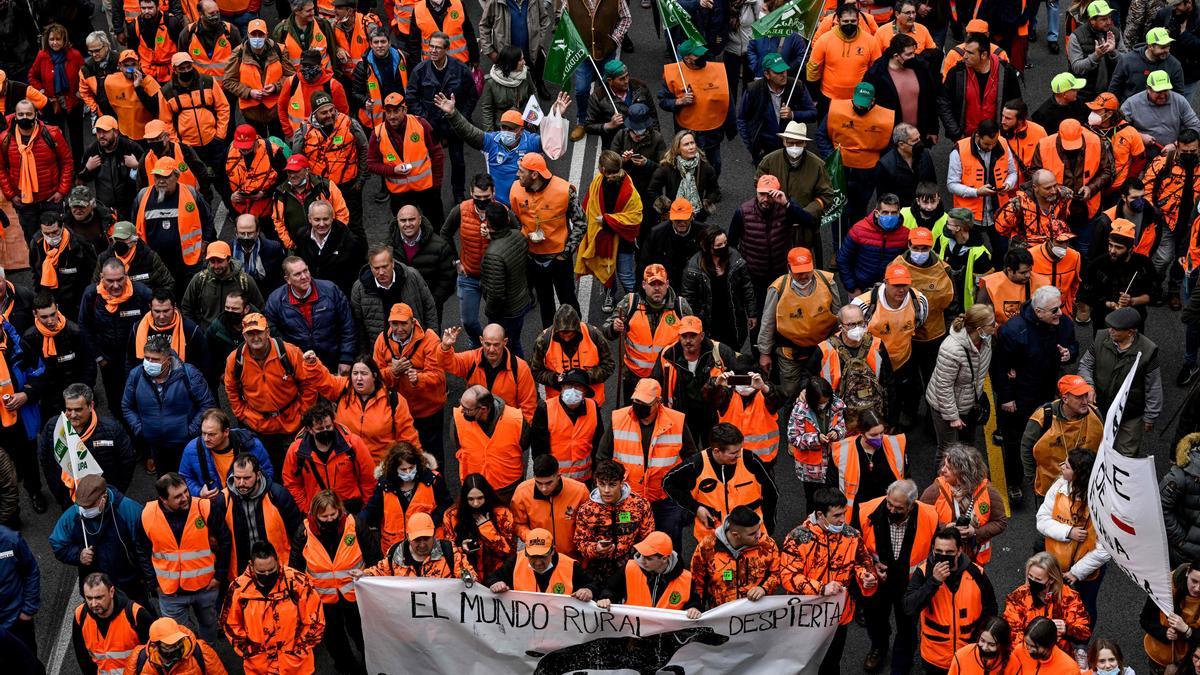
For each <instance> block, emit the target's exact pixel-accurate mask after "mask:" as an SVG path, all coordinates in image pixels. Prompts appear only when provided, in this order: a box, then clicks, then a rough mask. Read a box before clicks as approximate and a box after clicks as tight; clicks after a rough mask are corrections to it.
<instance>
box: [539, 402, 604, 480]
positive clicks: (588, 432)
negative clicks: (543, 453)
mask: <svg viewBox="0 0 1200 675" xmlns="http://www.w3.org/2000/svg"><path fill="white" fill-rule="evenodd" d="M583 407H584V414H583V415H580V416H579V418H578V419H576V420H574V421H572V420H571V418H570V417H569V416H568V415H567V412H566V409H565V408H563V405H562V400H561V399H559V398H558V397H555V398H547V399H546V426H547V430H548V432H549V434H550V452H551V453H552V454H553V455H554V458H555V459H557V460H558V471H559V473H561V474H562V475H563V476H565V477H567V478H574V479H575V480H579V481H586V480H588V479H590V478H591V477H592V452H593V451H594V450H595V448H594V447H592V438H593V437H594V436H595V434H596V425H597V423H598V422H599V421H600V409H599V405H598V404H597V403H596V402H595V401H589V400H587V399H584V401H583Z"/></svg>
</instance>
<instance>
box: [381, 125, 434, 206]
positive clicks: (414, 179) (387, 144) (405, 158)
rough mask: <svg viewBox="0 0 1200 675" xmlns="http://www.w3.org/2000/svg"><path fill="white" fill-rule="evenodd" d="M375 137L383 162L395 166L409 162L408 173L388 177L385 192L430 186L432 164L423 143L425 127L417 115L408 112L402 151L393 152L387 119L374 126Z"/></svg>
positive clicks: (400, 192) (428, 187)
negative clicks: (377, 140) (386, 190)
mask: <svg viewBox="0 0 1200 675" xmlns="http://www.w3.org/2000/svg"><path fill="white" fill-rule="evenodd" d="M375 137H376V138H377V139H379V155H380V156H381V157H383V163H384V164H386V165H387V166H389V167H395V166H398V165H400V164H404V163H406V162H407V163H408V164H410V165H411V168H410V169H409V171H408V173H407V174H404V175H399V174H392V175H389V176H388V177H387V183H386V185H387V189H388V192H391V193H392V194H402V193H405V192H416V191H420V190H428V189H430V188H432V187H433V164H431V163H430V161H429V146H427V145H425V128H424V127H422V126H421V122H420V120H419V119H418V118H417V117H415V116H413V115H408V116H407V120H406V121H405V124H404V145H403V147H404V153H403V155H399V154H397V153H396V146H395V145H394V144H393V143H392V138H391V134H389V133H388V132H387V124H386V123H384V124H380V125H379V126H377V127H375Z"/></svg>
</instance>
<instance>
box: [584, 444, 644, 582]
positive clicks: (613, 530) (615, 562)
mask: <svg viewBox="0 0 1200 675" xmlns="http://www.w3.org/2000/svg"><path fill="white" fill-rule="evenodd" d="M592 478H593V479H594V480H595V481H596V487H595V488H594V489H593V490H592V492H591V495H590V496H589V498H588V500H587V501H585V502H584V503H582V504H580V506H579V509H578V510H577V511H576V512H575V550H576V551H577V552H578V558H579V561H580V563H582V565H583V568H584V569H585V570H587V573H588V574H589V575H590V576H591V577H592V578H594V579H607V578H609V577H610V576H612V575H613V574H615V573H616V572H617V571H618V570H622V569H624V567H625V563H626V562H628V561H629V560H630V558H632V556H633V553H634V548H633V547H634V544H636V543H637V542H639V541H642V540H643V539H645V538H646V537H648V536H649V535H650V533H651V532H653V531H654V523H655V518H654V513H653V511H652V506H651V504H650V502H648V501H646V499H645V498H644V497H642V496H640V495H638V494H636V493H634V491H633V489H632V488H631V487H630V485H629V484H628V483H627V482H626V481H625V479H626V470H625V466H623V465H622V464H621V463H620V462H615V461H613V460H611V459H602V460H599V461H597V462H596V467H595V471H593V473H592Z"/></svg>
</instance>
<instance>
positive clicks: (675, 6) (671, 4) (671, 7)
mask: <svg viewBox="0 0 1200 675" xmlns="http://www.w3.org/2000/svg"><path fill="white" fill-rule="evenodd" d="M658 13H659V14H660V15H662V20H663V26H664V27H667V28H669V27H671V26H678V27H679V28H681V29H683V32H684V34H685V35H687V36H688V39H689V40H692V41H694V42H698V43H700V44H705V40H704V34H703V33H701V32H700V31H699V30H697V28H696V25H695V24H693V23H692V17H691V16H689V15H688V13H687V10H686V9H684V8H683V7H681V6H680V5H679V0H658Z"/></svg>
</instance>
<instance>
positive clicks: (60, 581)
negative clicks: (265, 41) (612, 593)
mask: <svg viewBox="0 0 1200 675" xmlns="http://www.w3.org/2000/svg"><path fill="white" fill-rule="evenodd" d="M632 5H633V6H632V7H631V11H632V13H633V16H634V22H633V26H632V28H631V35H632V36H633V39H634V43H635V45H636V51H635V52H634V53H632V54H626V55H625V56H624V58H623V60H624V61H625V63H626V64H628V66H629V68H630V70H631V73H632V75H633V77H635V78H637V79H641V80H643V81H644V82H646V83H647V84H648V85H649V86H650V88H651V90H652V91H655V92H657V90H658V88H659V87H660V86H661V80H662V64H663V61H664V48H663V46H662V44H661V42H660V41H659V40H658V39H657V38H656V36H655V34H654V28H653V23H652V21H651V16H650V11H649V10H645V9H642V8H641V7H640V6H639V5H638V3H637V0H633V2H632ZM264 10H265V11H267V12H271V13H273V8H269V7H266V8H264ZM468 11H469V13H470V14H471V15H472V16H477V15H478V13H479V9H478V7H477V6H475V5H474V3H470V6H469V8H468ZM1042 18H1043V21H1042V26H1043V28H1042V30H1043V31H1044V25H1045V24H1044V13H1043V17H1042ZM272 25H273V24H272ZM1042 38H1043V39H1041V40H1039V41H1038V42H1037V43H1036V44H1033V45H1030V57H1029V58H1030V61H1031V62H1032V64H1033V67H1032V68H1031V69H1029V70H1027V71H1026V72H1025V86H1024V92H1025V100H1026V102H1027V103H1028V104H1029V107H1030V109H1031V110H1032V109H1035V108H1036V107H1037V106H1038V105H1040V104H1041V103H1042V101H1044V100H1045V99H1046V97H1047V96H1049V83H1050V79H1051V78H1052V77H1053V76H1054V75H1055V74H1057V73H1059V72H1061V71H1063V70H1065V69H1066V57H1065V53H1066V50H1065V49H1064V50H1063V53H1062V54H1060V55H1057V56H1056V55H1051V54H1049V52H1048V51H1047V50H1046V47H1045V40H1044V32H1043V33H1042ZM546 103H547V102H545V101H543V104H546ZM567 114H568V116H573V115H574V109H573V108H572V109H571V110H569V111H568V113H567ZM659 116H660V120H661V121H662V122H663V124H664V128H665V131H666V132H667V134H668V136H669V133H670V131H671V126H670V118H669V116H668V115H667V114H666V113H664V112H662V111H660V112H659ZM598 150H599V140H598V139H597V138H596V137H587V138H586V140H585V141H581V142H579V143H576V144H574V145H573V146H572V148H571V150H570V152H568V153H566V154H565V155H564V156H563V157H562V158H561V159H559V160H558V161H556V162H553V163H552V164H551V169H552V170H553V171H554V172H555V174H556V175H559V176H562V177H564V178H568V179H569V180H570V182H571V183H572V184H574V185H575V186H577V187H578V188H579V189H580V190H581V191H582V190H586V187H587V185H588V184H589V182H590V180H591V177H592V176H593V175H594V172H595V166H596V158H597V154H598ZM949 152H950V144H949V143H948V142H946V141H944V140H943V141H942V142H941V143H940V144H939V146H938V147H937V148H936V149H935V151H934V156H935V164H936V166H937V168H938V176H939V177H940V178H941V179H942V180H943V181H944V180H945V174H946V163H947V157H948V155H949ZM723 160H724V168H723V173H722V177H721V189H722V192H723V194H724V195H725V201H724V202H722V203H721V204H720V205H719V208H718V209H717V212H716V215H715V216H714V219H713V220H712V222H713V223H714V224H717V225H720V226H721V227H723V228H727V227H728V223H729V218H730V216H731V214H732V212H733V209H734V208H735V207H736V206H737V205H738V204H739V203H740V202H742V201H744V200H746V199H748V198H751V197H752V196H753V189H754V184H753V180H754V166H753V165H752V164H751V161H750V157H749V154H748V153H747V152H746V150H745V148H744V147H743V146H742V144H741V143H740V141H739V140H737V139H735V140H733V141H729V142H727V143H726V144H725V147H724V148H723ZM467 161H468V164H469V166H468V173H467V175H468V178H469V177H470V176H471V175H472V174H474V173H475V172H477V171H480V170H482V167H483V162H482V157H481V156H480V155H479V153H476V152H471V151H469V150H468V153H467ZM447 183H448V175H447ZM374 187H375V183H374V181H372V183H371V184H369V186H368V188H367V189H366V190H365V193H366V195H367V199H366V201H365V204H364V212H365V217H366V219H367V223H366V227H367V232H368V233H369V235H370V238H371V239H372V241H384V240H386V238H387V236H386V233H387V232H388V231H389V229H388V228H390V227H393V225H392V220H391V216H390V214H388V213H387V208H386V207H384V206H381V205H379V204H376V203H375V202H374V201H373V200H371V199H370V196H371V195H373V194H374ZM849 197H850V199H863V198H864V196H863V195H850V196H849ZM444 198H445V200H446V203H447V210H448V209H449V206H450V190H449V185H448V184H447V185H446V187H445V190H444ZM824 240H825V241H826V242H829V241H830V238H829V236H828V234H826V236H825V237H824ZM825 259H827V260H828V259H830V258H829V251H826V258H825ZM14 276H16V275H14ZM17 279H22V277H21V276H17ZM27 279H28V277H24V279H23V280H27ZM591 281H592V280H591V279H590V278H585V279H583V280H582V281H581V283H580V292H579V296H580V301H581V303H583V317H584V320H585V321H590V322H592V323H594V324H597V325H598V324H600V323H601V322H602V321H603V320H604V316H603V314H602V313H601V311H600V297H599V295H600V294H599V289H598V288H597V287H596V286H595V285H594V284H592V283H591ZM458 316H459V315H458V304H457V301H455V300H453V299H452V300H451V301H450V303H449V304H448V305H447V307H446V310H445V319H444V320H445V325H447V326H448V325H454V324H455V323H456V322H457V321H458ZM538 324H539V319H538V313H537V312H536V311H533V312H531V313H530V314H529V315H528V317H527V319H526V323H525V330H524V334H523V335H522V336H521V339H522V342H523V344H524V345H525V347H526V349H527V350H528V349H530V348H532V345H533V341H534V339H535V337H536V336H537V334H538V332H539V331H540V330H541V326H540V325H538ZM1078 333H1079V342H1080V346H1081V350H1082V349H1085V348H1086V347H1087V345H1088V344H1090V342H1091V339H1092V337H1091V336H1092V331H1091V329H1090V327H1082V328H1080V329H1079V331H1078ZM1148 335H1149V336H1150V337H1151V338H1152V339H1154V340H1155V342H1157V343H1158V345H1159V348H1160V349H1161V350H1162V351H1161V355H1160V363H1162V364H1163V367H1164V371H1163V381H1164V385H1165V388H1166V397H1165V398H1166V403H1167V405H1166V412H1165V413H1164V416H1165V415H1168V414H1169V413H1170V412H1172V411H1174V409H1175V407H1176V406H1178V405H1179V403H1180V401H1181V400H1182V398H1183V391H1182V390H1180V389H1179V388H1178V387H1175V385H1174V379H1175V372H1176V370H1175V369H1176V367H1177V364H1180V363H1182V357H1183V354H1182V349H1183V340H1182V336H1183V329H1182V324H1180V323H1179V315H1178V313H1174V312H1171V311H1169V310H1168V309H1166V308H1165V307H1162V308H1153V309H1151V310H1150V319H1149V332H1148ZM459 348H465V338H461V339H460V344H459ZM1073 368H1074V366H1072V369H1073ZM613 379H614V381H615V377H614V378H613ZM610 386H614V385H613V384H612V383H610ZM449 387H450V400H451V401H457V399H458V396H459V394H460V393H461V392H462V389H463V386H462V382H461V381H459V380H458V379H457V378H454V377H451V378H449ZM102 391H103V390H102V388H99V387H97V393H98V395H99V396H101V397H102V396H103V393H102ZM902 395H904V396H921V397H922V398H923V395H924V392H923V391H910V392H909V391H906V392H902ZM98 404H99V405H101V407H102V408H103V404H101V403H99V402H98ZM611 407H612V400H611V399H610V402H609V403H608V404H607V405H606V406H605V408H606V409H611ZM449 419H450V418H449V416H447V420H449ZM785 419H786V418H785ZM1160 431H1164V432H1165V433H1163V435H1162V436H1160V435H1159V432H1160ZM1170 438H1171V432H1170V431H1169V430H1163V429H1156V430H1155V431H1154V433H1152V434H1150V435H1149V436H1148V437H1147V441H1148V443H1149V447H1148V449H1149V450H1150V451H1152V452H1153V453H1154V455H1155V456H1156V457H1157V458H1158V469H1159V475H1161V474H1162V472H1164V471H1165V470H1166V467H1167V462H1168V461H1169V460H1168V456H1169V454H1170V450H1169V449H1168V447H1167V443H1168V442H1169V440H1170ZM980 440H981V441H982V438H981V439H980ZM934 447H935V445H934V438H933V434H932V431H931V430H930V429H928V428H926V427H924V426H918V427H917V428H915V429H913V430H910V432H909V443H908V452H909V467H910V471H911V474H912V478H913V479H915V480H916V481H917V484H918V485H919V486H920V487H921V488H924V487H925V486H927V485H928V484H929V483H930V482H931V481H932V480H933V477H934V475H935V467H934V466H933V451H934ZM786 454H787V453H786V450H785V451H784V452H783V455H786ZM986 454H987V453H986V452H985V455H986ZM447 455H449V456H451V457H452V455H453V453H452V452H450V451H449V450H448V451H447ZM783 455H781V459H780V461H779V462H778V465H777V466H776V471H775V478H776V481H777V482H778V485H779V490H780V495H781V498H780V501H779V513H778V528H777V530H776V532H775V533H774V534H775V536H776V540H777V541H782V539H783V537H784V536H785V535H786V533H787V532H788V531H789V530H790V529H791V528H792V527H794V526H795V525H796V524H797V523H799V522H800V521H801V520H802V519H803V518H804V514H805V511H804V504H803V501H804V498H803V491H802V490H801V487H800V485H799V484H798V482H797V481H796V478H795V474H794V472H793V470H792V463H791V461H790V459H787V458H786V457H784V456H783ZM992 460H993V461H991V462H990V464H991V467H992V471H993V474H994V475H993V480H995V481H996V482H998V483H999V482H1002V475H1001V474H1002V472H1003V467H1002V466H1001V465H1000V463H999V461H997V460H998V456H993V457H992ZM449 461H450V463H451V464H453V460H452V459H451V460H449ZM445 473H446V476H447V477H448V479H449V480H450V481H451V482H455V483H456V482H457V478H456V477H457V475H458V472H457V470H456V469H455V468H454V467H453V466H447V467H445ZM1144 489H1146V490H1154V491H1155V492H1157V486H1156V485H1146V486H1144ZM1001 491H1002V492H1003V490H1001ZM455 492H456V493H457V491H455ZM130 495H131V496H132V497H134V498H136V499H139V500H142V501H147V500H150V499H152V498H153V485H152V480H151V477H150V476H149V475H148V474H146V473H145V472H144V471H142V470H141V469H140V468H139V469H138V470H137V471H136V477H135V479H134V483H133V485H132V486H131V488H130ZM22 501H23V503H22V507H23V508H22V514H23V517H24V519H25V527H24V528H23V530H22V534H23V535H24V537H25V538H26V539H27V540H28V542H29V544H30V546H31V547H32V548H33V551H34V553H35V554H36V555H37V557H38V561H39V563H40V565H41V573H42V606H41V610H40V611H39V612H38V614H37V636H38V647H39V650H38V651H39V656H40V657H41V659H42V661H43V663H46V664H47V666H48V667H49V669H50V670H49V672H50V673H57V672H62V673H71V674H74V673H77V672H78V668H77V666H76V663H75V659H74V655H73V653H72V652H71V646H70V624H71V622H70V613H71V612H72V611H73V610H74V608H75V607H76V606H77V605H78V604H79V603H80V601H81V599H80V597H79V595H78V591H77V585H76V579H77V575H76V572H75V569H74V568H70V567H68V566H66V565H63V564H61V563H59V562H58V561H57V560H56V559H55V558H54V556H53V554H52V553H51V551H50V547H49V543H48V537H49V534H50V532H51V530H52V529H53V527H54V523H55V520H56V518H57V517H58V513H56V511H57V509H56V507H55V506H54V505H53V504H52V505H51V510H50V512H48V513H46V514H44V515H40V516H39V515H36V514H34V513H33V510H32V508H31V507H30V506H29V502H28V499H27V498H26V497H25V496H24V491H22ZM1036 508H1037V504H1035V503H1032V500H1030V499H1029V498H1027V499H1026V503H1025V504H1024V506H1023V507H1021V508H1019V509H1017V510H1016V511H1014V512H1013V514H1012V519H1011V520H1010V521H1009V527H1008V531H1007V532H1005V533H1004V534H1003V535H1002V536H1001V537H999V538H998V539H997V540H996V541H995V546H994V547H993V550H994V555H993V558H992V561H991V563H990V564H989V565H988V568H987V571H988V574H989V575H990V576H991V579H992V583H993V585H994V586H995V588H996V591H997V594H998V595H1000V596H1003V595H1004V594H1006V593H1007V592H1008V591H1010V590H1012V589H1013V588H1015V587H1016V586H1017V585H1018V584H1019V583H1021V582H1022V580H1023V579H1022V577H1023V569H1024V567H1023V566H1024V561H1025V559H1026V558H1027V557H1028V556H1029V555H1030V553H1031V551H1032V547H1033V544H1034V542H1035V541H1036V540H1037V539H1039V538H1040V535H1038V533H1037V530H1036V527H1035V525H1034V514H1035V512H1036ZM687 537H688V539H689V540H690V539H691V535H690V533H689V534H688V535H687ZM692 546H694V543H693V542H691V541H689V543H688V544H687V547H688V550H687V551H686V555H689V556H690V553H691V548H692ZM1144 600H1145V595H1144V594H1143V593H1142V592H1141V591H1140V590H1139V589H1138V588H1136V587H1135V586H1134V585H1133V584H1132V583H1131V582H1130V581H1129V580H1128V579H1127V578H1126V577H1125V576H1124V575H1123V574H1122V573H1121V572H1120V571H1119V570H1117V569H1114V568H1112V566H1110V569H1109V573H1108V575H1107V579H1106V581H1105V583H1104V586H1103V588H1102V590H1101V594H1100V611H1099V613H1100V621H1099V624H1098V626H1097V630H1096V635H1098V636H1104V637H1108V638H1113V639H1116V640H1117V641H1118V642H1119V643H1120V644H1121V646H1122V647H1123V648H1124V650H1125V653H1126V657H1127V658H1128V659H1129V661H1130V665H1132V666H1133V667H1134V668H1135V669H1137V670H1138V672H1147V666H1146V658H1145V655H1144V653H1143V652H1142V648H1141V637H1142V631H1141V629H1140V628H1139V627H1138V619H1137V617H1138V614H1139V612H1140V611H1141V607H1142V604H1143V602H1144ZM1000 601H1001V603H1002V602H1003V597H1001V598H1000ZM868 645H869V643H868V640H867V637H866V632H865V630H864V629H863V628H861V627H854V628H852V629H851V630H850V635H849V641H848V644H847V648H846V652H845V656H844V657H843V662H842V663H843V672H846V673H854V672H861V670H862V668H861V664H862V659H863V658H864V657H865V655H866V652H867V649H868ZM216 648H217V649H218V651H219V652H220V653H221V654H222V657H223V659H224V661H225V663H226V664H227V665H231V664H237V663H238V660H237V658H236V657H235V656H234V654H233V653H232V650H231V649H230V648H229V645H228V643H227V642H225V641H224V640H222V641H220V642H219V643H218V644H217V645H216ZM317 663H318V667H317V672H320V673H332V672H334V671H333V668H332V665H331V662H330V660H329V658H328V655H327V654H325V653H324V652H319V653H318V661H317ZM230 672H240V666H235V667H234V668H232V669H231V671H230Z"/></svg>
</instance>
